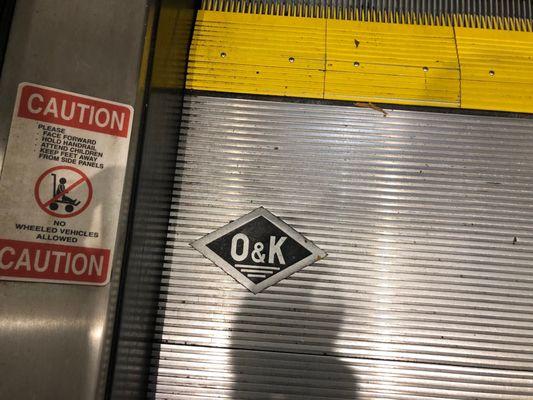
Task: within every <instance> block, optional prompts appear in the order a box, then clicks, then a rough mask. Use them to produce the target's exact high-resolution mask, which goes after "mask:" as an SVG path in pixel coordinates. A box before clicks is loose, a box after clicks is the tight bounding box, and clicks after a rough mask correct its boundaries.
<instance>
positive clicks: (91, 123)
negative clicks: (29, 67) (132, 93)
mask: <svg viewBox="0 0 533 400" xmlns="http://www.w3.org/2000/svg"><path fill="white" fill-rule="evenodd" d="M17 115H18V116H19V117H23V118H30V119H33V120H36V121H41V122H48V123H52V124H58V125H64V126H70V127H72V128H78V129H84V130H89V131H94V132H99V133H105V134H108V135H114V136H119V137H124V138H125V137H127V136H128V132H129V131H130V127H131V123H132V115H133V110H132V108H131V107H129V106H125V105H122V104H118V103H114V102H107V101H102V100H98V99H94V98H92V97H87V96H81V95H75V94H72V93H67V92H63V91H61V90H52V89H46V88H43V87H40V86H33V85H31V84H25V85H24V87H23V88H22V92H21V96H20V103H19V108H18V113H17Z"/></svg>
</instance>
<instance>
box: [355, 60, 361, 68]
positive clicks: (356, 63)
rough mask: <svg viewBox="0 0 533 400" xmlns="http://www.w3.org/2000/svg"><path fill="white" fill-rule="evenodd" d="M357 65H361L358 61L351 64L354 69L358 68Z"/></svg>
mask: <svg viewBox="0 0 533 400" xmlns="http://www.w3.org/2000/svg"><path fill="white" fill-rule="evenodd" d="M359 65H361V64H359V61H354V62H353V66H354V67H358V66H359Z"/></svg>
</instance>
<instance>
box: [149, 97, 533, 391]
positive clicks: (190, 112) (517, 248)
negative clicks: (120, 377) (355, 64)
mask: <svg viewBox="0 0 533 400" xmlns="http://www.w3.org/2000/svg"><path fill="white" fill-rule="evenodd" d="M387 111H388V112H389V115H388V116H387V117H386V118H385V117H383V116H382V114H381V113H380V112H377V111H374V110H369V109H361V108H355V107H342V106H331V105H316V104H298V103H284V102H274V101H263V100H249V99H237V98H220V97H209V96H204V95H192V96H189V97H186V99H185V105H184V112H183V113H184V121H183V122H182V128H181V133H180V139H179V140H180V148H179V151H178V158H177V163H176V177H175V196H174V200H173V211H172V215H171V220H170V233H169V236H168V246H167V256H166V265H165V270H164V272H163V284H162V286H161V297H160V314H159V318H158V323H157V327H156V329H157V331H158V332H159V335H158V340H157V341H156V343H155V344H154V346H155V347H154V349H155V350H154V357H153V360H152V365H153V373H152V378H151V379H152V390H153V394H154V395H155V397H156V398H159V399H191V398H198V399H200V398H202V399H208V398H228V399H230V398H231V399H248V398H250V399H251V398H254V399H326V398H328V399H341V398H346V399H350V398H351V399H353V398H357V399H377V398H380V399H385V398H386V399H427V398H434V399H437V398H438V399H474V398H476V399H526V398H529V399H530V398H532V397H533V340H532V339H533V313H532V312H533V291H532V289H533V227H532V225H531V221H532V220H533V201H532V200H533V157H532V153H533V131H532V128H533V120H531V119H512V118H503V117H491V116H476V115H459V114H446V113H436V112H422V111H407V110H394V109H391V110H387ZM258 206H264V207H266V208H267V209H269V210H271V211H272V212H273V213H275V214H276V215H278V216H279V217H280V218H282V219H283V220H284V221H286V222H287V223H288V224H290V225H291V226H293V227H294V228H295V229H296V230H298V231H299V232H301V233H302V234H303V235H305V236H306V237H307V238H309V239H310V240H312V241H313V242H314V243H316V244H317V245H318V246H319V247H321V248H322V249H324V250H325V251H326V252H327V253H328V257H327V258H326V259H325V260H321V261H319V262H317V263H316V264H314V265H312V266H309V267H306V268H304V269H303V270H301V271H299V272H297V273H295V274H294V275H293V276H291V277H290V278H288V279H285V280H283V281H281V282H279V283H278V284H276V285H275V286H272V287H270V288H268V289H267V290H265V292H263V293H260V294H258V295H253V294H250V293H249V292H248V291H247V290H246V289H245V288H244V287H242V286H241V285H240V284H238V283H237V282H236V281H234V280H233V279H232V278H231V277H229V276H227V275H226V274H225V273H224V272H223V271H222V270H221V269H220V268H218V267H216V266H215V265H213V264H212V263H211V262H210V261H209V260H207V259H205V258H204V257H203V256H202V255H201V254H200V253H198V252H197V251H195V250H194V249H193V248H191V247H190V245H189V243H190V242H192V241H193V240H196V239H198V238H200V237H202V236H203V235H205V234H207V233H209V232H211V231H214V230H215V229H217V228H219V227H221V226H223V225H225V224H227V223H228V222H230V221H232V220H235V219H237V218H238V217H240V216H242V215H244V214H246V213H247V212H249V211H251V210H253V209H255V208H256V207H258Z"/></svg>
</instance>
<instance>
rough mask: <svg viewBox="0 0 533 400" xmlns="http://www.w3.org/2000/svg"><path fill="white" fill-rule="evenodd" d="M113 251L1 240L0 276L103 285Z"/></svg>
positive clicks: (0, 277)
mask: <svg viewBox="0 0 533 400" xmlns="http://www.w3.org/2000/svg"><path fill="white" fill-rule="evenodd" d="M109 259H110V250H108V249H96V248H87V247H77V246H65V245H58V244H49V243H36V242H26V241H19V240H6V239H0V279H2V278H8V279H20V280H26V281H27V280H32V281H45V282H78V283H90V284H104V283H106V282H107V277H108V274H109V261H110V260H109Z"/></svg>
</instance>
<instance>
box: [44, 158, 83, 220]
mask: <svg viewBox="0 0 533 400" xmlns="http://www.w3.org/2000/svg"><path fill="white" fill-rule="evenodd" d="M92 196H93V188H92V184H91V181H90V180H89V178H88V177H87V175H85V174H84V173H83V172H82V171H80V170H79V169H77V168H74V167H71V166H66V165H62V166H58V167H53V168H50V169H47V170H46V171H44V172H43V173H42V174H41V176H39V178H38V179H37V182H36V183H35V200H36V201H37V204H38V205H39V207H41V209H42V210H43V211H44V212H46V213H47V214H49V215H52V216H54V217H58V218H69V217H74V216H76V215H78V214H81V213H82V212H83V211H84V210H85V209H86V208H87V207H88V206H89V204H90V202H91V199H92Z"/></svg>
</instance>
